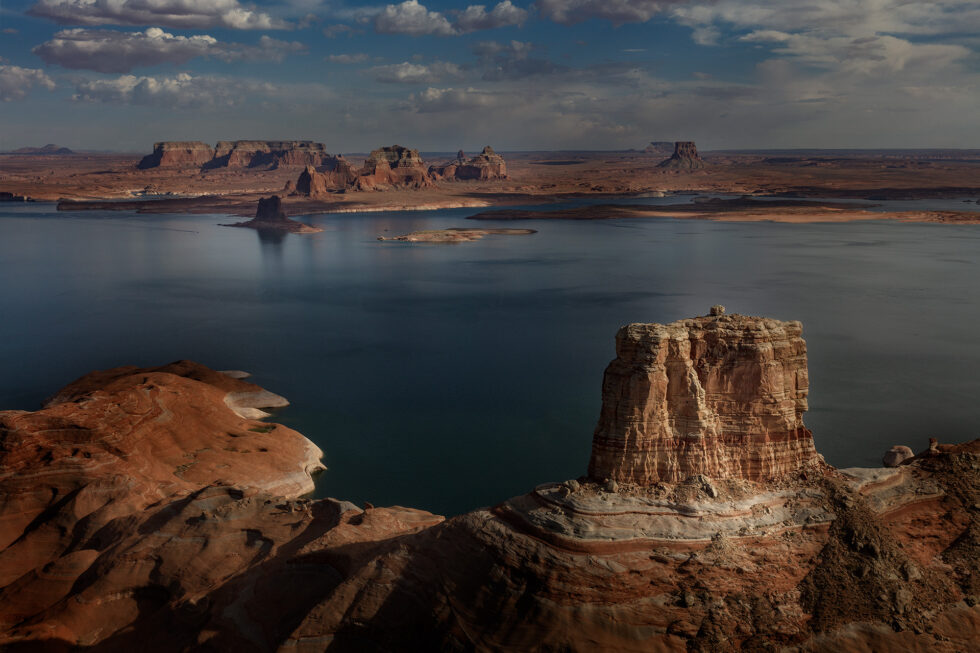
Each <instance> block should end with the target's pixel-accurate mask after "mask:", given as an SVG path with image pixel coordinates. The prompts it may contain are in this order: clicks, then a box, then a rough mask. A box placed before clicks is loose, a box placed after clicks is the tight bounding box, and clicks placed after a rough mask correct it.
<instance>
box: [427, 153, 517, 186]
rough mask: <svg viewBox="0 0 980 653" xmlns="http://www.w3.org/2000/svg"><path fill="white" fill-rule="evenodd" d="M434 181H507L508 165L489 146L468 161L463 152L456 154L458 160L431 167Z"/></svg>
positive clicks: (430, 170) (430, 171)
mask: <svg viewBox="0 0 980 653" xmlns="http://www.w3.org/2000/svg"><path fill="white" fill-rule="evenodd" d="M429 174H431V175H432V177H433V178H434V179H458V180H469V179H473V180H479V181H487V180H490V179H506V178H507V164H506V163H505V162H504V157H502V156H500V155H499V154H497V153H496V152H494V151H493V148H492V147H490V146H489V145H487V146H486V147H485V148H483V151H482V152H481V153H479V154H477V155H476V156H474V157H472V158H469V159H467V158H466V154H465V153H464V152H463V150H460V151H459V152H457V153H456V159H455V160H453V161H448V162H446V163H443V164H440V165H433V166H430V167H429Z"/></svg>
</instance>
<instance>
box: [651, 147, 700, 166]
mask: <svg viewBox="0 0 980 653" xmlns="http://www.w3.org/2000/svg"><path fill="white" fill-rule="evenodd" d="M659 167H661V168H669V169H671V170H700V169H701V168H704V161H703V160H702V159H701V155H700V154H698V148H697V147H696V146H695V145H694V141H678V142H676V143H674V153H673V154H672V155H671V157H670V158H669V159H667V160H666V161H662V162H661V163H660V164H659Z"/></svg>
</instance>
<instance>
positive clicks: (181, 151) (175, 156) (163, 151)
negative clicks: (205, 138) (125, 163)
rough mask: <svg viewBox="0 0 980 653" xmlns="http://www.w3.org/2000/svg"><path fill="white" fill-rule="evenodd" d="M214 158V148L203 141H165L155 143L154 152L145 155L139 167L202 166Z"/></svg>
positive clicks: (145, 168) (141, 168)
mask: <svg viewBox="0 0 980 653" xmlns="http://www.w3.org/2000/svg"><path fill="white" fill-rule="evenodd" d="M213 158H214V148H212V147H211V146H210V145H208V144H207V143H202V142H201V141H163V142H160V143H154V144H153V153H152V154H147V155H146V156H144V157H143V158H142V159H141V160H140V162H139V164H138V165H137V167H138V168H139V169H140V170H147V169H149V168H189V167H194V168H196V167H200V166H202V165H204V164H206V163H208V162H209V161H211V159H213Z"/></svg>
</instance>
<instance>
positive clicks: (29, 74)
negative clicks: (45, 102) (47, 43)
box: [0, 65, 55, 102]
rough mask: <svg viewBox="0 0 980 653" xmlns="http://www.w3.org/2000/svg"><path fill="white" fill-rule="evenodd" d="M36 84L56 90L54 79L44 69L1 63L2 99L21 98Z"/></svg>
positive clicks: (7, 100)
mask: <svg viewBox="0 0 980 653" xmlns="http://www.w3.org/2000/svg"><path fill="white" fill-rule="evenodd" d="M35 86H41V87H43V88H46V89H48V90H49V91H52V90H54V86H55V84H54V81H53V80H52V79H51V78H50V77H48V76H47V75H46V74H45V73H44V71H43V70H38V69H37V68H21V67H20V66H3V65H0V101H3V102H9V101H10V100H20V99H23V98H24V97H26V96H27V93H28V92H29V91H30V90H31V89H32V88H33V87H35Z"/></svg>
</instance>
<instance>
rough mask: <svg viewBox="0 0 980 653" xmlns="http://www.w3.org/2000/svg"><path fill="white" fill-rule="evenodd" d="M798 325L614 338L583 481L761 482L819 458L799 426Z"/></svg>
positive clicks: (802, 370) (654, 330)
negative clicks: (700, 477) (701, 478)
mask: <svg viewBox="0 0 980 653" xmlns="http://www.w3.org/2000/svg"><path fill="white" fill-rule="evenodd" d="M801 333H802V325H801V324H800V323H799V322H781V321H778V320H771V319H766V318H759V317H747V316H743V315H719V316H709V317H698V318H693V319H688V320H681V321H678V322H673V323H671V324H666V325H665V324H630V325H627V326H624V327H622V328H621V329H620V330H619V332H618V333H617V334H616V359H615V360H614V361H612V362H611V363H610V364H609V366H608V367H607V368H606V373H605V377H604V380H603V384H602V411H601V413H600V416H599V424H598V426H597V427H596V430H595V434H594V436H593V441H592V458H591V460H590V462H589V476H590V477H591V478H593V479H596V480H604V479H613V480H615V481H617V482H620V483H623V482H626V483H634V484H637V485H653V484H656V483H658V482H667V483H676V482H680V481H682V480H684V479H685V478H687V477H689V476H692V475H695V474H704V475H706V476H709V477H712V478H743V479H747V480H752V481H761V480H766V479H771V478H775V477H778V476H781V475H784V474H787V473H789V472H793V471H796V470H798V469H800V468H802V467H804V466H806V465H808V464H810V463H812V462H814V461H815V460H817V459H818V455H817V453H816V450H815V449H814V446H813V437H812V435H811V433H810V431H809V429H807V428H806V426H804V425H803V413H804V411H806V409H807V392H808V388H809V383H808V379H807V365H806V343H805V342H804V340H803V338H802V337H801Z"/></svg>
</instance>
